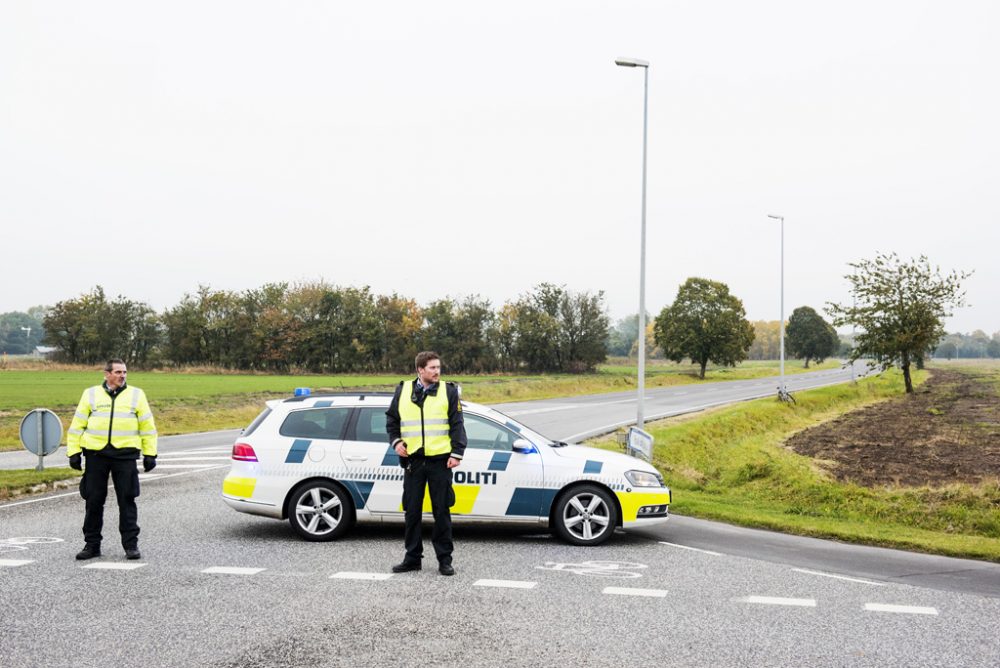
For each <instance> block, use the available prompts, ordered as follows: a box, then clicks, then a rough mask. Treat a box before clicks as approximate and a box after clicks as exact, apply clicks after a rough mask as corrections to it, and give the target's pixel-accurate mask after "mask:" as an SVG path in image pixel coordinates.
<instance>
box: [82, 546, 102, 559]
mask: <svg viewBox="0 0 1000 668" xmlns="http://www.w3.org/2000/svg"><path fill="white" fill-rule="evenodd" d="M99 556H101V546H100V545H94V544H92V543H87V544H86V545H84V546H83V549H82V550H80V551H79V552H77V553H76V558H77V559H79V560H80V561H83V560H85V559H93V558H94V557H99Z"/></svg>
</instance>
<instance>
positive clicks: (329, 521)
mask: <svg viewBox="0 0 1000 668" xmlns="http://www.w3.org/2000/svg"><path fill="white" fill-rule="evenodd" d="M343 515H344V507H343V505H341V503H340V497H339V496H337V495H336V494H334V493H333V492H332V491H330V490H328V489H323V488H322V487H313V488H312V489H310V490H309V491H308V492H306V493H305V494H303V495H302V496H300V497H299V500H298V503H297V504H296V505H295V516H296V518H297V519H298V521H299V524H300V525H301V526H302V528H304V529H305V530H306V531H308V532H309V533H311V534H313V535H314V536H322V535H324V534H328V533H330V532H331V531H333V530H334V529H336V528H337V526H338V525H339V524H340V521H341V519H342V518H343Z"/></svg>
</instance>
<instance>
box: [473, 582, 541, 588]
mask: <svg viewBox="0 0 1000 668" xmlns="http://www.w3.org/2000/svg"><path fill="white" fill-rule="evenodd" d="M537 584H538V583H537V582H529V581H527V580H476V581H475V582H473V583H472V586H473V587H505V588H507V589H534V588H535V585H537Z"/></svg>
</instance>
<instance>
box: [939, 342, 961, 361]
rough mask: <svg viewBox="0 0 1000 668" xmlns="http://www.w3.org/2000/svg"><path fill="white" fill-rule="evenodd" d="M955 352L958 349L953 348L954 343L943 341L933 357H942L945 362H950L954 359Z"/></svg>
mask: <svg viewBox="0 0 1000 668" xmlns="http://www.w3.org/2000/svg"><path fill="white" fill-rule="evenodd" d="M957 352H958V348H956V347H955V344H954V343H952V342H951V341H945V342H944V343H942V344H941V345H940V346H938V348H937V350H936V351H935V352H934V356H935V357H943V358H945V359H946V360H950V359H952V358H954V357H955V354H956V353H957Z"/></svg>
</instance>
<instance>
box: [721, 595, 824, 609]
mask: <svg viewBox="0 0 1000 668" xmlns="http://www.w3.org/2000/svg"><path fill="white" fill-rule="evenodd" d="M736 600H737V601H738V602H740V603H762V604H764V605H796V606H799V607H803V608H815V607H816V599H814V598H781V597H778V596H744V597H743V598H738V599H736Z"/></svg>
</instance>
